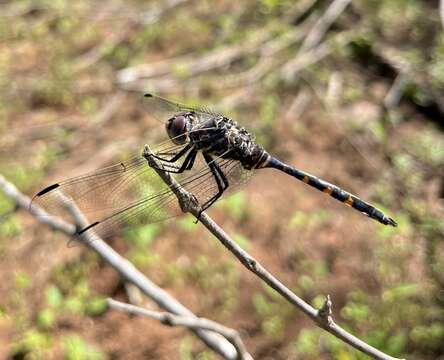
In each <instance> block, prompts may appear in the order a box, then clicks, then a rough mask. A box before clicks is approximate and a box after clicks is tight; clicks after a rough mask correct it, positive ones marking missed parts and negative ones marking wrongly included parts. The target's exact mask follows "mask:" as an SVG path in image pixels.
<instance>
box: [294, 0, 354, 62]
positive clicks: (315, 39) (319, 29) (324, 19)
mask: <svg viewBox="0 0 444 360" xmlns="http://www.w3.org/2000/svg"><path fill="white" fill-rule="evenodd" d="M350 3H351V0H335V1H333V2H332V3H331V5H330V6H329V7H328V8H327V10H326V11H325V13H324V14H323V15H322V16H321V17H320V18H319V19H318V21H316V23H315V24H314V25H313V27H312V29H311V30H310V32H309V33H308V35H307V37H306V38H305V40H304V42H303V43H302V46H301V48H300V49H299V52H300V53H303V52H306V51H307V50H310V49H312V48H314V47H315V46H317V45H318V44H319V43H320V42H321V40H322V38H323V37H324V36H325V34H326V33H327V31H328V29H330V26H332V25H333V23H334V22H335V21H336V20H337V18H338V17H339V16H340V15H341V14H342V13H343V11H344V10H345V8H346V7H347V6H348V4H350Z"/></svg>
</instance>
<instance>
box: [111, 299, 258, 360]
mask: <svg viewBox="0 0 444 360" xmlns="http://www.w3.org/2000/svg"><path fill="white" fill-rule="evenodd" d="M107 301H108V305H109V307H111V308H113V309H116V310H120V311H123V312H126V313H129V314H132V315H139V316H146V317H149V318H151V319H154V320H157V321H160V322H161V323H162V324H164V325H168V326H184V327H186V328H188V329H192V330H198V329H200V330H208V331H212V332H215V333H218V334H220V335H222V336H223V337H224V338H225V339H227V340H228V341H229V342H230V343H231V344H233V346H234V347H235V348H236V350H237V353H238V355H239V357H238V358H239V359H241V360H253V357H252V356H251V355H250V354H249V353H248V351H247V349H246V348H245V345H244V343H243V342H242V339H241V337H240V335H239V333H238V332H237V331H236V330H234V329H230V328H228V327H226V326H223V325H221V324H219V323H216V322H214V321H211V320H208V319H205V318H194V317H193V318H192V317H189V316H177V315H174V314H172V313H169V312H159V311H153V310H147V309H144V308H141V307H139V306H134V305H131V304H126V303H123V302H120V301H116V300H113V299H110V298H108V299H107Z"/></svg>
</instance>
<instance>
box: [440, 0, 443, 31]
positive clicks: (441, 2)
mask: <svg viewBox="0 0 444 360" xmlns="http://www.w3.org/2000/svg"><path fill="white" fill-rule="evenodd" d="M439 14H440V15H441V22H442V27H443V28H444V0H441V1H440V4H439Z"/></svg>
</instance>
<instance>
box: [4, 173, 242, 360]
mask: <svg viewBox="0 0 444 360" xmlns="http://www.w3.org/2000/svg"><path fill="white" fill-rule="evenodd" d="M0 189H1V190H2V191H3V193H4V194H5V195H6V196H7V197H8V198H10V199H11V200H13V201H14V202H15V204H16V205H17V206H18V207H20V208H22V209H25V210H28V211H30V212H31V214H32V215H34V216H35V217H36V218H37V219H38V220H39V221H40V222H41V223H43V224H45V225H47V226H49V227H50V228H51V229H53V230H57V231H60V232H62V233H63V234H65V235H66V236H68V237H70V238H74V237H75V238H76V239H77V240H79V241H81V242H82V243H83V244H85V245H87V246H88V247H89V248H90V249H92V250H94V251H95V252H96V253H97V254H99V255H100V256H101V257H102V259H103V260H104V261H105V262H106V263H108V264H109V265H111V266H112V267H113V268H114V269H115V270H116V271H117V272H118V273H119V274H120V275H121V276H122V278H124V279H125V280H126V281H128V282H131V283H133V284H134V285H136V286H137V287H138V288H139V289H140V290H141V291H142V292H143V293H144V294H145V295H147V296H148V297H149V298H151V299H152V300H153V301H154V302H156V303H157V305H159V307H161V308H162V309H165V310H166V311H168V312H171V313H173V314H176V315H180V316H186V317H195V315H194V314H193V313H192V312H191V311H190V310H189V309H187V308H186V307H185V306H183V305H182V304H181V303H179V302H178V301H177V300H176V299H174V298H172V297H171V296H170V295H168V294H167V293H166V292H165V291H164V290H163V289H161V288H160V287H158V286H157V285H156V284H154V283H153V282H152V281H150V280H149V279H148V278H146V277H145V275H144V274H142V273H141V272H140V271H139V270H137V269H136V268H135V267H134V265H133V264H131V263H130V262H129V261H128V260H126V259H125V258H123V257H122V256H120V255H119V254H118V253H117V252H115V251H114V250H113V249H112V248H111V247H110V246H108V244H106V243H105V242H104V241H103V240H101V239H100V238H98V237H97V236H95V235H92V234H87V233H84V234H82V235H81V236H77V237H76V226H74V225H73V224H70V223H67V222H65V221H63V220H61V219H59V218H57V217H53V216H50V215H49V214H48V213H46V212H45V211H44V210H43V209H42V208H39V207H38V206H33V207H32V208H31V209H30V202H31V199H30V198H29V197H27V196H26V195H23V194H22V193H20V192H19V191H18V190H17V188H16V187H15V186H14V185H13V184H11V183H10V182H9V181H7V180H6V179H5V178H4V177H3V176H2V175H0ZM73 215H74V216H75V217H77V219H76V221H78V222H82V221H83V220H82V216H81V214H73ZM193 332H194V333H195V334H196V335H197V336H198V337H199V338H200V339H201V340H202V341H203V342H204V343H205V344H206V345H207V346H208V347H210V348H211V349H213V350H214V351H216V352H217V353H219V354H220V355H221V356H223V357H224V358H225V359H236V357H237V351H236V349H235V348H234V347H233V346H232V345H231V344H230V343H229V342H228V341H227V340H225V339H224V338H223V337H221V336H220V335H218V334H214V333H211V332H208V331H205V330H201V329H197V330H193Z"/></svg>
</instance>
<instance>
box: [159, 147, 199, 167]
mask: <svg viewBox="0 0 444 360" xmlns="http://www.w3.org/2000/svg"><path fill="white" fill-rule="evenodd" d="M192 147H193V146H192V145H191V144H187V145H186V146H185V147H184V148H183V149H182V150H180V151H179V152H178V153H177V154H175V155H174V156H173V157H172V158H170V159H168V158H164V157H162V156H160V155H156V154H152V156H153V157H154V158H156V159H157V160H160V161H162V162H167V163H174V162H176V161H177V160H179V159H180V158H181V157H182V156H184V155H185V154H186V153H187V151H189V150H190V149H191V148H192Z"/></svg>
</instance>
